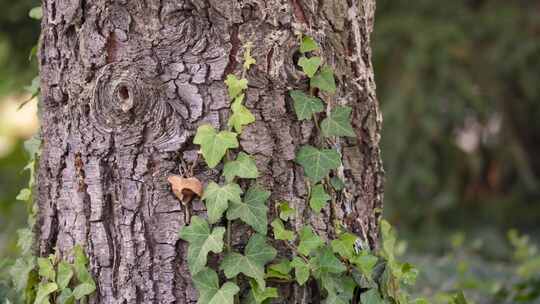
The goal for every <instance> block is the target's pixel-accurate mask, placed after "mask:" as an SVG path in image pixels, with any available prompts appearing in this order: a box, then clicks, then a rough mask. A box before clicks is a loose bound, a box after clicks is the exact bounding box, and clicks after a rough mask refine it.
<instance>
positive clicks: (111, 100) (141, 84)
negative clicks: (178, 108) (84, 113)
mask: <svg viewBox="0 0 540 304" xmlns="http://www.w3.org/2000/svg"><path fill="white" fill-rule="evenodd" d="M142 75H144V74H143V73H141V71H138V70H137V68H133V64H131V66H127V65H122V64H121V65H109V66H107V67H105V68H104V70H103V71H102V73H101V75H100V76H99V77H98V79H97V81H96V85H95V88H94V96H93V100H92V104H91V109H92V116H93V118H94V121H95V124H96V127H98V129H100V130H102V131H105V132H107V133H109V132H112V131H115V130H124V129H128V128H132V127H133V126H134V125H136V124H143V123H145V122H147V121H151V120H158V121H159V120H160V119H161V118H163V117H161V116H162V114H163V111H156V107H157V108H159V107H160V105H159V104H158V103H157V101H158V100H159V94H158V91H157V85H154V84H153V83H152V81H151V80H150V81H148V80H145V79H143V78H142ZM158 110H159V109H158Z"/></svg>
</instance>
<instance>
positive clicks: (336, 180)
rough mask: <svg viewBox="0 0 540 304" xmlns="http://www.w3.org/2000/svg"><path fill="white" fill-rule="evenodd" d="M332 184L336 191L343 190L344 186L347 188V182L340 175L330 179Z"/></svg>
mask: <svg viewBox="0 0 540 304" xmlns="http://www.w3.org/2000/svg"><path fill="white" fill-rule="evenodd" d="M330 184H331V185H332V187H334V189H335V190H336V191H341V190H343V188H345V183H344V182H343V181H342V180H341V179H340V178H339V177H336V176H334V177H332V178H331V179H330Z"/></svg>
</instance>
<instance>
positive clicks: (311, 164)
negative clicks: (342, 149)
mask: <svg viewBox="0 0 540 304" xmlns="http://www.w3.org/2000/svg"><path fill="white" fill-rule="evenodd" d="M296 162H297V163H298V164H300V165H301V166H302V167H303V168H304V172H305V174H306V175H307V177H308V178H310V179H311V180H312V181H313V182H315V183H317V182H319V181H321V180H322V179H323V178H325V177H326V176H327V175H328V173H330V170H332V169H336V168H337V167H339V165H340V164H341V157H340V155H339V153H338V152H337V151H336V150H333V149H322V150H318V149H316V148H314V147H312V146H309V145H307V146H302V147H301V148H300V151H298V154H296Z"/></svg>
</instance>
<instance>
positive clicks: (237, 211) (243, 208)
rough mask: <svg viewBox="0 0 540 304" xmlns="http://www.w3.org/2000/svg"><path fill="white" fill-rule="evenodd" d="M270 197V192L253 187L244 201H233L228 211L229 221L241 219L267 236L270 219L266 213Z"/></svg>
mask: <svg viewBox="0 0 540 304" xmlns="http://www.w3.org/2000/svg"><path fill="white" fill-rule="evenodd" d="M269 197H270V192H269V191H266V190H264V189H262V188H261V187H260V186H258V185H254V186H251V187H250V188H249V189H248V191H247V192H246V195H244V200H243V201H242V200H240V199H238V200H236V199H235V200H231V205H230V207H229V209H228V210H227V219H228V220H231V221H232V220H235V219H238V218H239V219H241V220H242V221H243V222H245V223H246V224H248V225H250V226H251V227H253V229H255V231H257V232H259V233H261V234H263V235H266V231H267V229H268V227H267V226H268V219H267V217H266V213H267V212H268V207H266V201H267V200H268V198H269Z"/></svg>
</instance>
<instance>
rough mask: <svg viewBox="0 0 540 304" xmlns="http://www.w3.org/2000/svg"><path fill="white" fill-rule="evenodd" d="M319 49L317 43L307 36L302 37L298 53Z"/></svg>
mask: <svg viewBox="0 0 540 304" xmlns="http://www.w3.org/2000/svg"><path fill="white" fill-rule="evenodd" d="M317 49H319V46H318V45H317V42H315V40H313V38H311V37H309V36H302V41H301V43H300V52H302V53H307V52H311V51H315V50H317Z"/></svg>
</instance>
